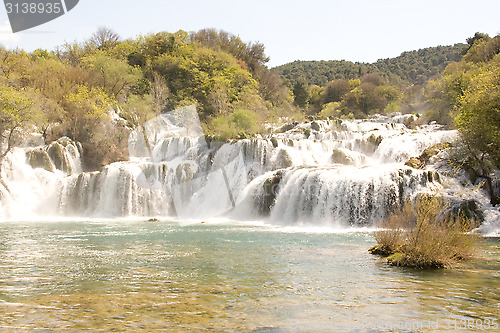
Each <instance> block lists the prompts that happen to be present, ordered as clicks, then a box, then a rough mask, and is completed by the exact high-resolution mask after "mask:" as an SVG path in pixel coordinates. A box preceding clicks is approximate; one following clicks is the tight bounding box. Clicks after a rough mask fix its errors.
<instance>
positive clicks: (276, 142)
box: [271, 136, 278, 148]
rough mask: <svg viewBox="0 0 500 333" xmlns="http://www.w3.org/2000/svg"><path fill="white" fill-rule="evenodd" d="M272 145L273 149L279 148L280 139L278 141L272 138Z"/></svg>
mask: <svg viewBox="0 0 500 333" xmlns="http://www.w3.org/2000/svg"><path fill="white" fill-rule="evenodd" d="M271 143H272V144H273V147H274V148H277V147H278V139H276V137H274V136H273V137H272V138H271Z"/></svg>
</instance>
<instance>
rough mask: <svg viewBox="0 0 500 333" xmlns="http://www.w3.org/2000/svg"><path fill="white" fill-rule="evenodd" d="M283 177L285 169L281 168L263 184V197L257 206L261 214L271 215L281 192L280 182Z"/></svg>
mask: <svg viewBox="0 0 500 333" xmlns="http://www.w3.org/2000/svg"><path fill="white" fill-rule="evenodd" d="M282 179H283V171H281V170H279V171H277V172H276V173H274V175H273V176H272V177H269V178H268V179H266V181H265V182H264V184H263V185H262V190H263V193H264V195H263V197H262V198H260V199H261V200H259V201H260V202H258V204H257V207H258V208H259V213H260V214H261V215H265V216H267V215H269V214H270V213H271V208H272V206H273V205H274V202H275V201H276V196H277V194H278V192H279V184H280V182H281V180H282Z"/></svg>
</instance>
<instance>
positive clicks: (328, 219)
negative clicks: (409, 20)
mask: <svg viewBox="0 0 500 333" xmlns="http://www.w3.org/2000/svg"><path fill="white" fill-rule="evenodd" d="M177 118H179V117H178V116H177V115H176V116H175V117H169V116H161V117H159V118H157V119H155V120H154V121H153V122H150V123H148V124H146V129H147V130H146V133H147V137H148V141H149V143H150V147H149V148H147V147H146V146H147V145H146V144H145V140H144V135H143V132H142V129H138V130H136V131H134V132H133V133H132V134H131V136H130V139H129V146H130V152H131V156H132V158H131V161H127V162H119V163H114V164H111V165H108V166H106V167H104V168H103V169H102V170H101V171H99V172H91V173H81V161H80V155H79V153H78V147H77V145H76V144H74V143H70V144H67V143H66V146H64V147H63V149H62V152H63V157H62V158H63V160H64V161H66V165H69V166H70V167H66V168H62V167H60V169H63V170H58V169H57V167H56V164H57V163H59V162H57V161H54V160H53V158H52V157H50V156H49V158H50V159H51V164H52V166H53V167H52V168H48V167H46V169H49V170H51V171H47V170H44V169H42V168H32V167H31V166H30V165H29V161H28V159H27V154H26V152H27V151H29V150H32V149H33V148H29V149H27V148H24V149H21V148H18V149H14V150H13V151H12V152H11V153H9V155H8V156H7V157H6V158H5V159H4V161H3V166H2V171H1V172H2V175H1V179H3V184H0V193H1V198H2V199H1V201H0V204H1V206H0V217H1V218H2V219H17V220H19V219H28V218H34V217H35V218H36V217H41V218H42V217H69V216H74V217H82V216H85V217H126V216H143V217H150V216H156V217H167V216H168V217H177V218H179V219H188V218H201V219H208V218H212V217H220V216H226V217H229V218H231V219H236V220H265V221H267V222H269V223H272V224H277V225H309V226H327V227H330V228H332V227H333V228H337V227H346V226H351V227H352V226H358V227H362V226H373V225H374V224H375V223H376V222H378V221H380V220H381V219H383V218H384V217H386V216H387V214H388V213H389V212H390V211H392V209H394V207H395V205H396V204H399V203H401V202H402V201H404V200H405V199H407V198H409V197H411V196H414V195H416V194H417V193H420V192H422V191H427V192H436V191H441V190H443V187H446V186H448V185H447V184H448V182H447V181H444V182H443V177H439V176H438V175H437V174H436V173H435V170H433V169H432V168H431V169H430V170H425V171H423V170H415V169H412V168H409V167H407V166H404V162H405V161H407V160H408V159H409V158H410V157H416V156H419V155H420V154H421V153H422V152H423V150H424V149H426V148H427V147H430V146H432V145H434V144H436V143H439V142H442V141H452V140H454V139H455V137H456V132H455V131H446V130H442V129H441V128H440V127H439V126H436V125H433V126H421V127H419V128H417V129H409V128H407V127H406V126H405V125H404V122H405V121H407V118H408V116H395V117H392V118H389V117H381V116H380V117H376V118H373V119H369V120H343V121H341V122H333V121H316V122H315V123H316V124H315V126H311V123H308V124H300V125H298V126H296V127H295V128H293V129H291V130H289V131H287V132H285V133H275V134H273V135H269V136H266V137H261V138H256V139H252V140H239V141H237V142H234V143H225V144H222V143H215V142H210V141H208V142H207V141H206V140H205V138H204V136H202V134H203V133H202V132H201V126H199V124H196V122H187V123H188V124H189V125H187V126H184V127H183V126H182V124H186V121H184V120H183V121H182V122H181V124H180V123H179V121H178V119H177ZM181 118H182V117H181ZM311 127H312V128H311ZM306 128H308V129H311V134H310V136H309V137H308V138H306V136H305V134H304V129H306ZM318 128H319V130H318ZM271 138H272V139H271ZM37 149H39V150H43V151H47V150H48V149H49V147H40V148H37ZM59 164H60V163H59ZM277 175H279V177H278V178H279V179H278V180H276V179H277ZM273 179H275V180H276V182H275V183H273ZM266 184H267V185H266ZM464 191H465V190H464ZM476 196H477V193H476ZM479 199H480V200H481V201H482V203H484V204H485V205H484V209H485V211H486V218H487V221H486V222H485V225H486V226H489V227H488V228H489V229H488V230H489V231H488V232H495V230H496V226H497V225H500V222H499V221H498V219H499V218H498V215H499V214H497V212H498V211H495V210H493V209H491V207H488V206H487V204H486V199H485V198H483V197H481V195H479ZM233 208H234V209H233ZM492 230H493V231H492Z"/></svg>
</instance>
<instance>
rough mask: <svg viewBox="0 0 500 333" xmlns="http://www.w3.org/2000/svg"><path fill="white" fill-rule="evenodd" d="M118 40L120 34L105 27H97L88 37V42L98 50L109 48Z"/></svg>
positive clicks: (116, 43)
mask: <svg viewBox="0 0 500 333" xmlns="http://www.w3.org/2000/svg"><path fill="white" fill-rule="evenodd" d="M119 42H120V36H119V35H118V34H117V33H116V32H114V31H113V30H111V29H109V28H106V27H99V29H97V31H96V32H94V33H93V34H92V37H91V38H90V43H91V44H92V45H93V46H94V47H95V48H96V49H98V50H108V49H111V48H113V47H115V46H116V45H118V43H119Z"/></svg>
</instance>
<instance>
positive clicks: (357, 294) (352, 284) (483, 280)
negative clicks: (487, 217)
mask: <svg viewBox="0 0 500 333" xmlns="http://www.w3.org/2000/svg"><path fill="white" fill-rule="evenodd" d="M373 244H374V240H373V236H372V234H371V233H370V232H368V231H364V230H357V231H351V232H345V231H343V232H334V231H331V230H330V231H321V230H314V231H311V230H301V229H289V228H286V227H270V226H265V225H248V224H242V223H236V222H219V223H200V222H193V223H191V224H187V223H178V222H171V221H161V222H144V221H124V220H103V221H77V222H74V221H60V222H54V221H53V222H8V223H7V222H5V223H1V224H0V331H14V330H15V331H16V332H23V331H26V332H31V331H36V330H41V331H43V332H52V331H53V332H62V331H74V332H83V331H102V332H110V331H115V332H121V331H126V332H128V331H143V332H151V331H169V332H170V331H174V332H175V331H178V332H202V331H209V332H249V331H251V332H295V331H297V332H386V331H387V332H391V331H397V332H419V331H426V332H427V331H428V332H432V331H436V330H437V329H439V330H443V331H456V332H464V331H498V325H499V320H500V318H499V315H498V314H499V313H500V306H499V303H500V242H498V241H497V240H492V239H490V240H487V241H484V242H483V243H482V244H481V249H480V251H479V253H478V256H479V257H480V259H476V260H474V261H471V262H468V263H465V264H463V265H461V266H459V267H457V268H456V269H447V270H431V271H417V270H411V269H401V268H396V267H390V266H387V265H386V264H385V262H384V261H383V260H382V259H381V258H379V257H377V256H372V255H370V254H368V253H367V249H368V248H369V247H370V246H372V245H373Z"/></svg>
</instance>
